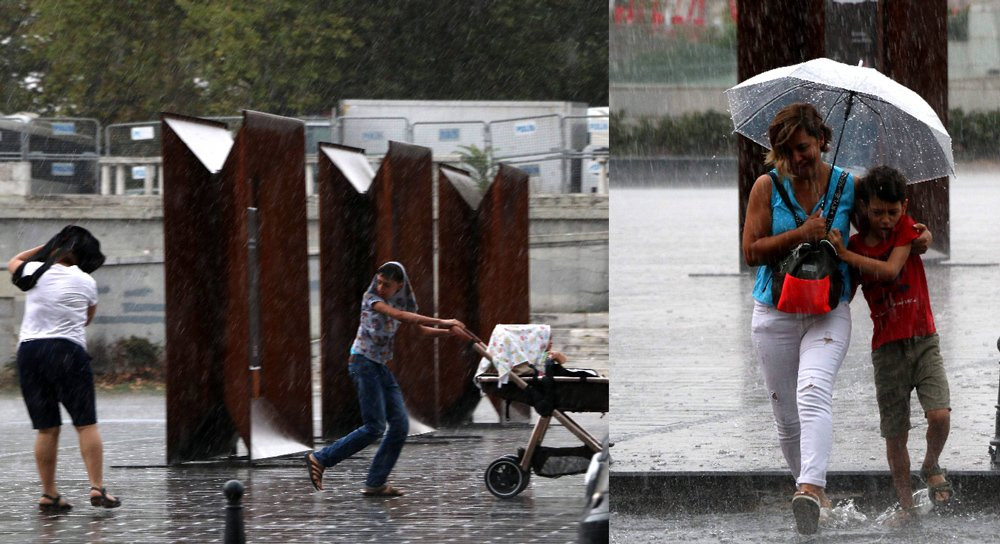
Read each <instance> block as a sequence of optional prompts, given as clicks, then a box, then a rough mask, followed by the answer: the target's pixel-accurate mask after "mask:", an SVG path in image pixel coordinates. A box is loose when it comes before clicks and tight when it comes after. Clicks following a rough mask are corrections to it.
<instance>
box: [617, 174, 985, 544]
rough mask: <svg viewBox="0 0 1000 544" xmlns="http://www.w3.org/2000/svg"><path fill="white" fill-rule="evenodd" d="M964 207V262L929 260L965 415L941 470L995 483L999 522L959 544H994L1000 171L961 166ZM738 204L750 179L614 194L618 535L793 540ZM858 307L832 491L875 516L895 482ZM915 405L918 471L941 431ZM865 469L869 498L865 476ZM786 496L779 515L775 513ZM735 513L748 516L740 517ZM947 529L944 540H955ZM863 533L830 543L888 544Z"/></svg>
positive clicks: (960, 207)
mask: <svg viewBox="0 0 1000 544" xmlns="http://www.w3.org/2000/svg"><path fill="white" fill-rule="evenodd" d="M950 199H951V240H952V251H951V255H950V258H948V259H947V260H944V259H942V256H941V255H940V254H938V255H929V256H928V257H925V264H926V271H927V278H928V283H929V287H930V294H931V303H932V307H933V311H934V316H935V319H936V323H937V328H938V333H939V335H940V337H941V348H942V353H943V355H944V358H945V363H946V370H947V373H948V377H949V380H950V384H951V396H952V406H953V413H952V429H951V435H950V438H949V440H948V443H947V445H946V447H945V451H944V453H943V455H942V458H941V465H942V466H944V467H946V468H948V469H949V470H950V471H951V472H952V473H953V474H956V476H957V477H958V479H961V478H962V477H964V478H965V482H964V483H965V484H966V487H967V488H968V490H969V491H970V493H969V494H968V495H969V497H970V499H975V500H978V497H979V494H978V493H972V492H971V491H972V490H973V488H974V487H976V486H984V485H985V486H986V489H992V490H994V494H993V495H991V497H994V498H993V499H992V500H989V502H988V506H990V507H992V508H993V509H994V510H993V513H986V514H982V513H979V514H973V512H975V511H977V508H976V506H977V505H975V504H969V503H968V502H967V503H966V506H967V509H966V514H963V515H981V516H986V517H985V518H982V519H981V521H982V524H979V523H973V524H971V525H970V526H969V527H970V529H969V531H971V536H967V538H966V539H963V538H965V537H959V538H958V541H961V542H976V541H979V540H978V539H977V538H976V536H977V535H978V536H984V535H989V538H992V539H994V540H995V539H996V538H997V537H996V534H997V533H998V532H1000V531H998V530H997V527H1000V524H998V518H997V515H996V509H997V503H996V500H995V497H996V496H1000V492H996V491H995V490H996V489H997V487H996V486H997V482H998V480H1000V470H995V469H993V468H992V467H991V461H990V456H989V454H988V451H987V450H988V447H989V443H990V440H991V439H992V438H993V436H994V424H995V416H996V412H997V408H996V403H997V384H998V381H1000V366H998V364H997V363H998V361H1000V352H998V351H997V337H998V336H1000V324H998V322H997V316H998V315H1000V298H998V297H997V296H996V294H995V293H996V290H995V287H994V286H995V285H997V283H998V280H1000V264H998V263H1000V245H998V244H997V240H1000V224H998V223H997V221H996V217H997V213H996V210H997V209H1000V168H998V167H988V168H985V169H982V168H980V169H972V168H969V167H966V168H964V169H963V168H962V167H961V166H960V168H959V172H958V178H956V179H953V180H952V182H951V191H950ZM737 206H738V203H737V190H736V188H735V185H733V186H730V185H728V184H727V185H722V184H718V183H716V184H707V185H700V186H699V185H693V184H692V185H678V186H673V187H671V188H660V189H615V188H613V189H612V192H611V210H612V211H611V216H610V232H611V239H612V240H613V243H612V244H611V249H610V251H611V253H610V259H611V266H610V286H609V287H610V293H611V297H610V300H611V316H610V320H611V330H612V335H611V340H610V350H611V355H610V358H611V361H612V365H611V374H612V375H613V376H614V380H613V381H612V383H611V399H610V401H611V411H612V414H613V416H612V417H613V423H612V431H611V440H612V441H613V442H614V443H615V447H614V448H613V450H612V454H613V458H614V464H613V466H612V471H613V472H612V481H611V486H612V487H611V489H612V509H613V523H612V540H613V541H617V542H654V541H660V540H674V539H676V538H681V537H684V538H689V537H692V538H693V537H696V536H697V537H700V538H695V540H701V539H703V540H704V541H711V542H738V541H745V540H747V541H765V540H774V538H775V536H776V535H783V536H790V534H791V533H789V532H788V530H790V527H791V525H790V517H789V515H788V510H787V502H786V501H787V499H788V497H790V495H791V493H792V491H793V482H792V480H791V477H790V476H789V475H787V473H786V472H785V466H784V460H783V459H782V457H781V454H780V451H779V449H778V446H777V440H776V434H775V431H774V426H773V422H772V419H771V410H770V405H769V401H768V399H767V397H766V394H765V390H764V386H763V380H762V378H761V375H760V372H759V369H758V363H757V361H756V358H755V356H754V354H753V353H752V350H751V346H750V334H749V329H750V316H751V311H752V299H751V297H750V292H751V290H752V285H753V278H752V277H751V276H750V275H749V273H741V272H740V270H739V253H738V251H739V250H738V244H737V237H738V227H739V225H738V219H737V218H738V210H737ZM851 313H852V318H853V334H852V340H851V346H850V349H849V352H848V355H847V358H846V360H845V362H844V365H843V367H842V368H841V371H840V373H839V375H838V378H837V385H836V389H835V394H834V428H835V436H834V446H833V458H832V460H831V465H830V469H831V474H830V484H829V486H828V489H829V491H830V493H831V494H832V495H833V496H834V498H838V499H841V500H847V499H853V500H855V501H858V504H859V505H860V506H858V507H859V508H862V510H863V511H864V513H865V514H866V515H867V516H868V517H869V518H870V519H874V518H875V517H876V514H877V513H878V512H879V511H880V509H882V508H885V507H886V506H887V504H888V503H889V502H891V496H890V495H889V494H888V493H886V492H885V491H886V490H885V489H884V488H885V487H887V486H888V479H887V465H886V461H885V452H884V442H883V440H882V439H881V438H880V436H879V434H878V411H877V407H876V404H875V398H874V386H873V384H872V378H871V366H870V365H871V362H870V345H871V344H870V342H871V320H870V318H869V316H868V308H867V304H866V302H865V301H864V299H863V298H862V297H860V296H859V297H858V298H857V299H855V300H854V301H853V303H852V304H851ZM913 406H914V407H915V409H914V411H913V415H912V416H911V420H912V422H913V425H914V429H913V430H912V431H911V434H910V437H911V438H910V454H911V459H912V463H913V466H914V469H915V470H916V469H917V468H919V462H920V460H921V459H922V455H923V451H924V444H923V434H924V432H925V430H926V424H925V423H924V422H923V419H922V417H921V416H920V413H919V408H918V406H919V404H918V403H916V401H915V400H914V401H913ZM858 476H862V477H863V478H861V479H860V480H857V481H858V482H862V483H860V484H858V485H860V486H861V488H860V489H859V488H858V485H854V484H855V483H856V482H854V480H852V478H855V479H856V477H858ZM692 477H694V478H693V479H692ZM734 489H735V490H742V491H741V492H739V493H733V490H734ZM873 495H875V496H877V498H878V499H879V500H871V497H872V496H873ZM775 497H777V498H776V499H775ZM866 497H867V498H868V499H869V500H868V501H867V504H865V501H864V499H865V498H866ZM772 500H773V501H775V502H774V503H773V504H774V505H776V506H768V504H769V503H768V501H772ZM769 508H772V509H773V512H772V510H769ZM732 510H737V511H740V510H742V512H737V513H727V512H731V511H732ZM750 519H754V520H755V521H753V522H752V523H748V520H750ZM963 520H964V521H966V522H967V521H969V520H968V518H963V517H959V518H955V521H954V524H953V525H958V524H959V522H960V521H963ZM937 525H938V524H937V523H935V524H934V526H935V527H936V526H937ZM966 525H968V524H966ZM943 526H945V527H947V526H948V523H947V522H945V523H943ZM952 528H954V527H952ZM987 528H988V529H987ZM854 530H856V531H860V533H858V534H855V536H858V535H862V534H869V532H870V533H871V535H881V534H882V533H881V531H880V529H878V528H874V529H873V528H872V527H871V526H870V524H865V523H860V524H859V525H858V526H857V527H854ZM866 531H867V532H866ZM948 531H949V530H948V529H944V530H942V531H941V532H934V531H932V534H936V535H937V536H938V537H945V538H944V539H945V540H949V541H954V536H955V535H954V534H952V533H953V531H952V532H948ZM969 531H966V532H965V533H961V532H960V533H958V534H966V535H969ZM851 534H852V533H851V530H850V529H842V530H840V531H834V532H833V533H832V534H831V535H830V536H829V537H830V538H833V539H835V540H836V539H840V540H838V541H872V540H877V538H876V537H874V536H871V538H867V537H863V536H858V538H853V537H852V536H851ZM878 538H882V537H878ZM893 538H895V537H893ZM779 540H780V538H779ZM880 541H881V540H880ZM887 541H893V540H892V538H890V539H889V540H887ZM918 541H919V539H918Z"/></svg>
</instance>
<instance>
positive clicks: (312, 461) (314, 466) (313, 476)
mask: <svg viewBox="0 0 1000 544" xmlns="http://www.w3.org/2000/svg"><path fill="white" fill-rule="evenodd" d="M304 458H305V460H306V467H307V468H308V469H309V481H310V482H312V484H313V487H314V488H316V491H323V471H324V470H326V467H324V466H323V465H321V464H319V461H317V460H316V457H314V456H313V454H312V452H310V453H307V454H305V456H304Z"/></svg>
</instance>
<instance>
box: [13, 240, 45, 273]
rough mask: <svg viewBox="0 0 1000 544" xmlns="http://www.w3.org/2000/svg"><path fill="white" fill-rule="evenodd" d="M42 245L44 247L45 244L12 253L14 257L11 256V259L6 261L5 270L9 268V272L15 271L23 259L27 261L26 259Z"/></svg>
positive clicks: (32, 255) (22, 262)
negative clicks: (15, 253)
mask: <svg viewBox="0 0 1000 544" xmlns="http://www.w3.org/2000/svg"><path fill="white" fill-rule="evenodd" d="M43 247H45V246H44V245H41V246H38V247H33V248H31V249H26V250H24V251H22V252H20V253H18V254H17V255H14V257H13V258H11V260H10V261H9V262H8V263H7V270H10V273H11V274H13V273H14V272H17V269H18V268H19V267H20V266H21V265H22V264H24V261H27V260H28V259H30V258H32V257H34V255H35V253H38V250H39V249H42V248H43Z"/></svg>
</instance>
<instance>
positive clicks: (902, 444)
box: [885, 432, 913, 508]
mask: <svg viewBox="0 0 1000 544" xmlns="http://www.w3.org/2000/svg"><path fill="white" fill-rule="evenodd" d="M907 435H908V433H905V432H904V433H903V434H901V435H899V436H892V437H888V438H886V439H885V454H886V458H887V459H888V460H889V473H890V474H892V485H893V487H895V488H896V496H897V497H898V498H899V506H901V507H903V508H913V485H912V484H911V483H910V452H909V451H908V450H907V449H906V439H907Z"/></svg>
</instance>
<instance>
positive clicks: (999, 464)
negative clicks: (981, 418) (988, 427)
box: [990, 338, 1000, 468]
mask: <svg viewBox="0 0 1000 544" xmlns="http://www.w3.org/2000/svg"><path fill="white" fill-rule="evenodd" d="M997 350H1000V338H998V339H997ZM990 460H991V461H992V463H993V468H1000V385H998V386H997V416H996V427H995V428H994V430H993V440H990Z"/></svg>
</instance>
